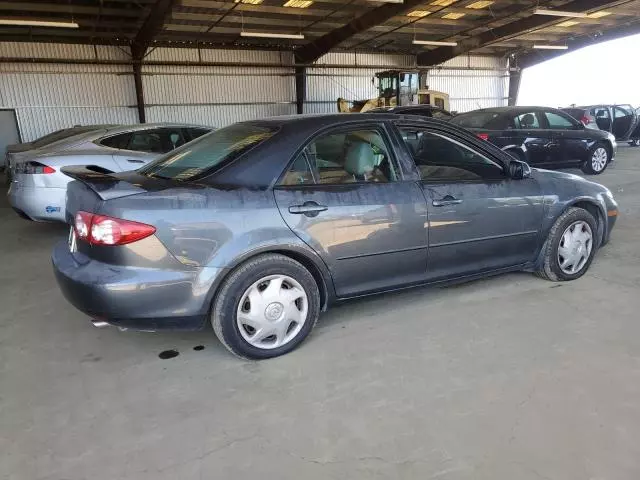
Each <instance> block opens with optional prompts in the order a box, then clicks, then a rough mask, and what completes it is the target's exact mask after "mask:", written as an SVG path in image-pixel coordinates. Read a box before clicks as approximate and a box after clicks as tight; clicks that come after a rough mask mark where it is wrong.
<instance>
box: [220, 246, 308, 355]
mask: <svg viewBox="0 0 640 480" xmlns="http://www.w3.org/2000/svg"><path fill="white" fill-rule="evenodd" d="M319 315H320V292H319V290H318V285H317V284H316V281H315V279H314V278H313V275H311V273H310V272H309V271H308V270H307V269H306V268H305V267H304V266H302V265H301V264H300V263H298V262H296V261H295V260H293V259H291V258H289V257H286V256H284V255H278V254H266V255H260V256H258V257H255V258H253V259H251V260H249V261H247V262H245V263H244V264H242V265H241V266H239V267H238V268H236V269H235V270H234V271H233V272H232V273H231V274H230V275H229V277H228V278H227V279H226V280H225V281H224V282H223V284H222V286H221V287H220V290H219V293H218V295H217V297H216V300H215V302H214V306H213V311H212V318H211V323H212V325H213V329H214V331H215V333H216V336H217V337H218V339H219V340H220V341H221V342H222V344H223V345H224V346H225V347H227V349H229V350H230V351H231V352H232V353H234V354H236V355H237V356H239V357H242V358H248V359H265V358H272V357H277V356H279V355H283V354H285V353H288V352H290V351H291V350H293V349H295V348H296V347H297V346H298V345H299V344H300V343H302V341H303V340H304V339H305V338H306V337H307V336H308V335H309V333H310V332H311V330H312V329H313V327H314V325H315V323H316V321H317V320H318V316H319Z"/></svg>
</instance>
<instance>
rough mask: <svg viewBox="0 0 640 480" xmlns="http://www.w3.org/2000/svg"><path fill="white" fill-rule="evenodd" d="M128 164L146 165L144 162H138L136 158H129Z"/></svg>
mask: <svg viewBox="0 0 640 480" xmlns="http://www.w3.org/2000/svg"><path fill="white" fill-rule="evenodd" d="M127 162H129V163H144V160H138V159H136V158H128V159H127Z"/></svg>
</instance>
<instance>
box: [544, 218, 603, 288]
mask: <svg viewBox="0 0 640 480" xmlns="http://www.w3.org/2000/svg"><path fill="white" fill-rule="evenodd" d="M597 232H598V228H597V223H596V221H595V219H594V218H593V215H591V214H590V213H589V212H588V211H586V210H584V209H582V208H570V209H568V210H567V211H566V212H564V213H563V214H562V215H560V217H559V218H558V219H557V220H556V222H555V223H554V224H553V227H552V228H551V231H550V232H549V236H548V237H547V241H546V243H545V246H544V248H545V251H544V258H543V262H542V265H541V267H540V269H539V270H538V272H537V274H538V275H539V276H540V277H542V278H545V279H547V280H551V281H553V282H562V281H569V280H575V279H577V278H580V277H581V276H582V275H584V274H585V272H586V271H587V270H588V269H589V266H590V265H591V262H592V261H593V257H594V255H595V253H596V249H597V248H598V246H599V243H598V241H597V238H596V234H597Z"/></svg>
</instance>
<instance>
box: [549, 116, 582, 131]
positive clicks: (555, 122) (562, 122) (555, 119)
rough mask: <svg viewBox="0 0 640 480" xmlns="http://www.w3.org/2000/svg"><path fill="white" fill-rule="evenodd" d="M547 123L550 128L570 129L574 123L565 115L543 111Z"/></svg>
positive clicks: (573, 126)
mask: <svg viewBox="0 0 640 480" xmlns="http://www.w3.org/2000/svg"><path fill="white" fill-rule="evenodd" d="M544 115H545V117H547V123H548V124H549V128H550V129H552V130H572V129H573V128H575V124H574V123H573V122H572V121H571V120H569V119H568V118H566V117H563V116H562V115H560V114H558V113H554V112H544Z"/></svg>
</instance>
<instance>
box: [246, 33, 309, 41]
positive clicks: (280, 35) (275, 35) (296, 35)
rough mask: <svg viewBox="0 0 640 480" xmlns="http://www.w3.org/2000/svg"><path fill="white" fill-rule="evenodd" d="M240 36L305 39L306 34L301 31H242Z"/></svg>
mask: <svg viewBox="0 0 640 480" xmlns="http://www.w3.org/2000/svg"><path fill="white" fill-rule="evenodd" d="M240 36H241V37H257V38H293V39H297V40H303V39H304V35H302V34H301V33H268V32H240Z"/></svg>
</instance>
